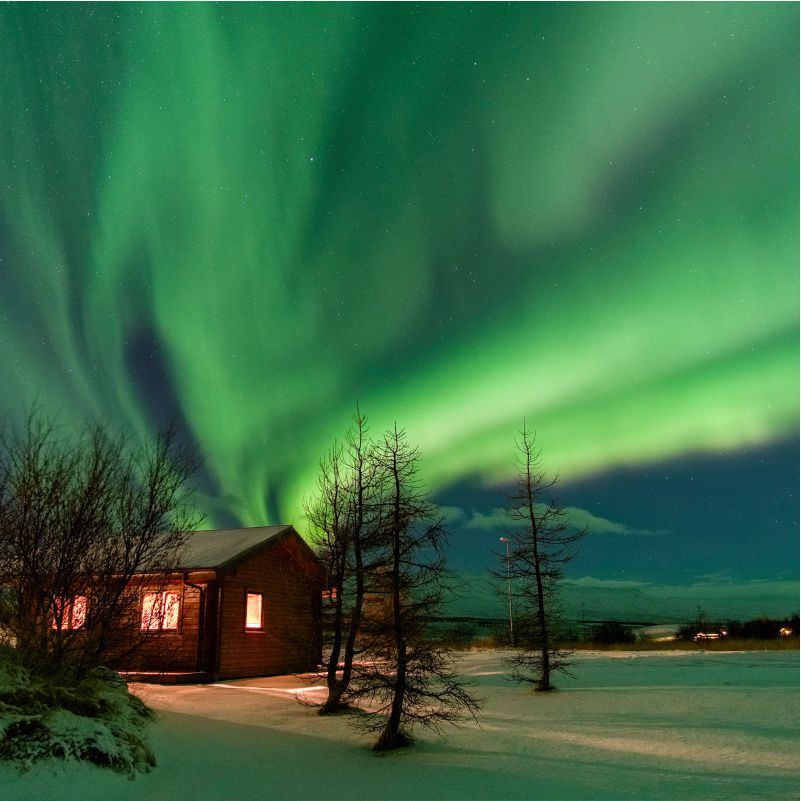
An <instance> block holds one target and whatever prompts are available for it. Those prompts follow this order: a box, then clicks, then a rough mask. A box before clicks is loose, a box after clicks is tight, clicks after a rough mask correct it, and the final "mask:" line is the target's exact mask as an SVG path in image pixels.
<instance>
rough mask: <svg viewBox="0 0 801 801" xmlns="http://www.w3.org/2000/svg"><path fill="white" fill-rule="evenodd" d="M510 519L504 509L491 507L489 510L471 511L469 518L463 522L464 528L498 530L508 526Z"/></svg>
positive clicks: (510, 523)
mask: <svg viewBox="0 0 801 801" xmlns="http://www.w3.org/2000/svg"><path fill="white" fill-rule="evenodd" d="M465 517H467V515H465ZM511 525H512V521H511V520H509V515H507V513H506V509H493V510H492V511H491V512H488V513H487V514H484V513H483V512H472V513H471V515H470V518H469V519H468V520H467V522H466V523H465V528H472V529H479V530H481V531H498V530H500V529H507V528H510V526H511Z"/></svg>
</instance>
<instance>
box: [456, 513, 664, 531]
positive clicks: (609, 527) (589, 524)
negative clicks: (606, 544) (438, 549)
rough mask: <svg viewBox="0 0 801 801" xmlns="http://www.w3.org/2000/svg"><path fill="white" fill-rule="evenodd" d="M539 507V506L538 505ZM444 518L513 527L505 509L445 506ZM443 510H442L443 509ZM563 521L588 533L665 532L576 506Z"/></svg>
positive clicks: (478, 526) (481, 527)
mask: <svg viewBox="0 0 801 801" xmlns="http://www.w3.org/2000/svg"><path fill="white" fill-rule="evenodd" d="M538 508H539V507H538ZM447 509H448V512H447V513H446V519H447V520H448V522H450V523H460V524H463V525H464V527H465V528H469V529H477V530H479V531H503V530H505V529H509V528H514V526H515V523H514V521H512V520H510V519H509V516H508V515H507V513H506V510H505V509H493V510H492V511H490V512H487V513H484V512H476V511H473V512H471V513H470V514H469V515H468V514H467V513H466V512H464V511H463V510H461V509H458V508H457V507H447ZM443 511H444V510H443ZM455 511H458V512H461V515H460V516H459V517H454V518H453V519H451V518H450V517H448V514H450V513H452V512H455ZM565 522H566V523H567V524H568V526H570V527H571V528H576V529H582V528H586V529H587V531H588V532H589V533H590V534H622V535H623V536H626V537H630V536H652V535H655V534H665V533H667V532H665V531H654V530H652V529H647V528H636V527H634V526H628V525H626V524H625V523H616V522H615V521H614V520H607V519H606V518H604V517H598V515H594V514H592V512H588V511H587V510H586V509H580V508H578V507H576V506H567V507H565Z"/></svg>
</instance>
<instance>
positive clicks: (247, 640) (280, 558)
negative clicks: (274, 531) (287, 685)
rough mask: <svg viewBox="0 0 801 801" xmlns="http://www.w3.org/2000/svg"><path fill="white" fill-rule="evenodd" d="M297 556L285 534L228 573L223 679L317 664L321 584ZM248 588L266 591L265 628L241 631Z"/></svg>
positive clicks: (297, 669) (222, 642) (224, 585)
mask: <svg viewBox="0 0 801 801" xmlns="http://www.w3.org/2000/svg"><path fill="white" fill-rule="evenodd" d="M298 556H299V551H298V548H297V544H296V543H294V542H293V541H292V540H291V539H289V538H288V539H286V540H284V541H282V542H279V543H277V544H275V545H273V546H272V547H271V548H268V549H267V550H265V551H262V552H261V553H258V554H255V555H254V556H252V557H251V558H249V559H247V560H245V561H243V562H241V563H240V564H239V565H237V567H236V568H235V569H232V570H229V571H227V572H226V575H225V578H224V580H223V582H222V609H221V615H222V623H221V636H220V666H219V674H218V675H219V676H220V677H221V678H231V677H234V676H259V675H271V674H278V673H299V672H303V671H306V670H310V669H312V668H313V667H315V666H316V664H317V659H318V656H319V605H320V599H321V591H322V587H321V584H320V583H319V581H317V580H315V579H312V578H310V577H309V576H308V575H307V573H305V572H304V571H303V570H302V569H301V567H300V565H299V563H298V561H297V558H298ZM300 558H303V557H302V556H301V557H300ZM248 592H259V593H263V594H264V602H263V603H264V631H246V630H245V596H246V594H247V593H248Z"/></svg>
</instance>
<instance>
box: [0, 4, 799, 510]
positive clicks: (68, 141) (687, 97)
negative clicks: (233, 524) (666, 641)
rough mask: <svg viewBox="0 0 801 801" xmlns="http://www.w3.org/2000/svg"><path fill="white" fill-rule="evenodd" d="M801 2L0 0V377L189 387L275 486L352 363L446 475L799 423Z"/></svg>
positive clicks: (132, 389)
mask: <svg viewBox="0 0 801 801" xmlns="http://www.w3.org/2000/svg"><path fill="white" fill-rule="evenodd" d="M798 22H799V10H798V6H797V5H796V4H790V3H786V4H772V3H758V4H757V3H732V4H729V3H713V4H704V3H700V4H699V3H693V4H690V3H676V4H672V3H663V4H649V3H643V4H640V3H622V4H605V3H593V4H587V5H583V4H572V3H571V4H564V5H562V4H514V5H511V6H501V5H500V4H487V5H484V4H478V5H464V4H442V5H440V4H433V3H432V4H423V5H407V4H388V5H374V4H353V5H351V4H301V5H299V4H269V5H257V4H232V5H226V4H222V5H205V4H194V3H192V4H174V5H173V4H169V5H162V4H97V5H85V4H64V5H61V4H57V5H55V4H54V5H36V4H33V5H31V4H13V3H12V4H6V5H4V6H3V7H2V9H0V113H1V114H2V131H3V136H2V138H0V205H1V206H2V211H0V280H1V281H2V285H1V288H0V401H2V408H3V410H4V412H5V414H6V415H11V417H12V418H15V419H19V416H20V415H21V414H24V410H25V408H26V407H27V406H28V405H29V404H30V403H31V402H33V401H34V400H35V399H36V400H37V401H38V402H39V403H40V404H41V405H42V406H43V407H44V408H45V409H47V410H48V411H52V412H54V413H59V414H61V415H64V416H66V417H67V418H69V419H76V420H82V419H85V418H86V417H87V415H90V416H97V417H100V418H101V419H105V420H111V421H115V423H119V424H120V425H125V426H127V427H129V428H131V429H133V430H136V431H142V430H148V429H150V428H152V427H153V426H154V425H156V424H158V423H159V422H161V421H163V420H165V419H167V418H168V417H170V416H172V415H178V416H179V418H180V420H181V423H182V425H183V426H184V427H185V429H186V431H188V432H190V433H191V436H192V438H193V439H194V440H195V441H196V442H197V443H199V445H200V447H201V448H202V450H203V452H204V455H205V468H204V471H205V474H206V475H205V478H204V480H205V482H206V486H205V490H206V491H205V496H204V497H205V503H206V506H207V508H208V512H209V524H210V525H212V524H214V523H215V522H216V523H219V522H220V521H228V520H236V521H239V522H240V523H242V524H245V525H259V524H264V523H267V522H277V521H278V520H282V521H293V520H294V521H296V522H297V521H299V520H300V518H301V514H302V498H303V497H304V495H306V494H308V493H309V492H310V491H311V490H312V489H313V485H314V478H315V474H316V470H317V463H318V460H319V458H320V456H321V455H322V452H323V451H324V450H325V449H326V448H327V447H328V446H329V444H330V443H331V441H332V440H333V438H334V437H336V436H341V434H342V432H343V431H344V429H345V427H346V426H347V425H348V423H349V421H350V418H351V415H352V413H353V411H354V407H355V403H356V401H357V399H358V401H359V403H360V405H361V408H362V409H363V410H365V411H366V413H367V414H368V417H369V418H370V422H371V426H372V429H373V430H374V431H376V432H377V431H380V430H382V429H383V428H384V427H385V426H387V425H390V424H391V423H392V422H393V421H395V420H397V421H398V422H399V423H400V424H401V425H403V426H405V427H406V429H407V430H408V432H409V435H410V438H411V440H412V441H414V442H417V443H419V444H420V445H421V448H422V451H423V455H424V465H425V475H426V478H427V480H428V481H429V482H430V485H431V486H432V487H434V488H435V489H437V488H445V487H448V486H452V485H454V484H456V483H458V482H460V481H463V480H466V479H468V478H470V479H478V480H479V481H480V482H482V483H484V484H486V485H492V484H495V483H502V482H503V481H504V480H506V479H508V478H509V476H510V475H511V471H512V470H513V468H514V464H513V462H512V460H511V455H512V450H511V443H512V438H513V435H514V432H515V430H516V428H517V427H518V426H519V425H520V423H521V421H522V419H523V417H525V418H526V419H527V421H528V423H529V425H530V426H532V427H533V428H535V429H536V430H537V434H538V441H539V444H540V445H541V446H542V448H543V450H544V453H545V454H546V456H547V462H548V464H549V465H552V466H555V467H558V468H559V471H560V474H561V476H562V479H563V480H568V481H570V480H578V479H582V478H586V477H588V476H592V475H597V474H601V473H603V472H604V471H608V470H610V469H613V468H617V467H624V466H631V465H638V464H649V463H654V462H657V461H659V460H665V459H671V458H675V457H679V456H682V455H686V454H704V453H709V454H718V453H726V452H730V451H733V450H735V449H737V448H742V447H743V446H757V445H766V444H770V443H773V442H778V441H780V440H782V439H783V438H787V437H788V436H793V435H795V434H796V433H797V430H798V406H799V395H798V263H799V251H798V219H799V207H798V167H799V165H798V138H799V137H798V133H799V131H798V83H797V78H798V66H799V65H798V52H799V48H798Z"/></svg>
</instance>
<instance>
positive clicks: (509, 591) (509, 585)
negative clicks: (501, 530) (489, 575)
mask: <svg viewBox="0 0 801 801" xmlns="http://www.w3.org/2000/svg"><path fill="white" fill-rule="evenodd" d="M500 541H501V542H505V543H506V592H507V595H508V597H509V644H510V645H511V646H512V648H514V647H515V629H514V623H513V622H512V573H511V570H510V566H509V537H500Z"/></svg>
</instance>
